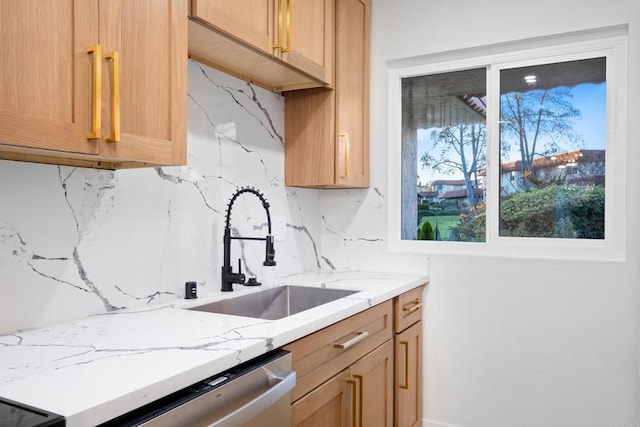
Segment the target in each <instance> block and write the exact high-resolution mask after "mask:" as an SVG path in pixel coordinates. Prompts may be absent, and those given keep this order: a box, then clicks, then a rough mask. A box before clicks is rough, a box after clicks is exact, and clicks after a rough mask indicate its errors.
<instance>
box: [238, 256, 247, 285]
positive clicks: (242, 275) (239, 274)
mask: <svg viewBox="0 0 640 427" xmlns="http://www.w3.org/2000/svg"><path fill="white" fill-rule="evenodd" d="M236 280H237V281H236V283H240V284H242V285H244V280H245V276H244V274H242V259H241V258H238V274H237V275H236Z"/></svg>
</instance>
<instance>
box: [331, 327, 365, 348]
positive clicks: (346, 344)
mask: <svg viewBox="0 0 640 427" xmlns="http://www.w3.org/2000/svg"><path fill="white" fill-rule="evenodd" d="M368 336H369V332H367V331H364V332H356V336H355V337H353V338H351V339H348V340H346V341H345V342H336V343H333V346H334V347H335V348H339V349H341V350H344V349H347V348H349V347H351V346H353V345H356V344H357V343H359V342H360V341H362V340H364V339H365V338H367V337H368Z"/></svg>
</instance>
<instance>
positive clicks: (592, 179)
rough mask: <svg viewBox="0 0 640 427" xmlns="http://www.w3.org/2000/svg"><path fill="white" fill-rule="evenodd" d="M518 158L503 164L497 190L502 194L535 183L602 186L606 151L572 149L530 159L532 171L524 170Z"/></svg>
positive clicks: (528, 186) (510, 192)
mask: <svg viewBox="0 0 640 427" xmlns="http://www.w3.org/2000/svg"><path fill="white" fill-rule="evenodd" d="M522 169H523V168H522V162H521V161H520V160H517V161H513V162H508V163H503V164H502V165H501V170H500V191H501V194H503V195H508V194H513V193H516V192H520V191H524V190H526V189H528V188H531V187H532V186H533V185H535V184H537V183H551V182H554V181H555V182H562V183H565V184H578V185H604V177H605V150H574V151H567V152H564V153H556V154H552V155H549V156H545V157H540V158H537V159H535V160H534V161H533V171H531V172H528V171H523V170H522Z"/></svg>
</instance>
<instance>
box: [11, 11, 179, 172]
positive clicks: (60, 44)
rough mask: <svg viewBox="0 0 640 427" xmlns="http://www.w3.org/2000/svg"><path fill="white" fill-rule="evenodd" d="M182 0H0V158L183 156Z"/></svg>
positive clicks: (127, 163) (91, 160)
mask: <svg viewBox="0 0 640 427" xmlns="http://www.w3.org/2000/svg"><path fill="white" fill-rule="evenodd" d="M187 6H188V5H187V0H147V1H144V2H137V1H136V2H129V1H124V0H83V1H79V0H74V1H62V0H51V1H48V2H42V1H38V0H24V1H19V2H16V1H13V0H0V37H1V38H2V40H3V43H2V44H1V45H0V57H2V58H3V62H2V65H0V158H3V159H11V160H26V161H36V162H42V163H56V164H68V165H77V166H90V167H101V168H119V167H137V166H148V165H170V164H183V163H184V162H185V159H186V145H185V144H186V76H187V70H186V61H185V57H186V54H187V39H186V36H187V25H186V16H187Z"/></svg>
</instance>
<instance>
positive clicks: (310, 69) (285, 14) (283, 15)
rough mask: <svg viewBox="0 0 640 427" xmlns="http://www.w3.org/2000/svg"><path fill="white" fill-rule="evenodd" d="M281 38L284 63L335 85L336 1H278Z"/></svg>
mask: <svg viewBox="0 0 640 427" xmlns="http://www.w3.org/2000/svg"><path fill="white" fill-rule="evenodd" d="M278 1H280V4H283V3H286V4H285V5H283V8H282V10H281V11H280V13H279V14H278V19H277V22H278V23H277V25H278V32H277V33H278V34H282V35H283V37H282V40H281V46H282V47H281V52H282V55H281V58H282V60H283V61H285V62H287V63H289V64H291V65H293V66H294V67H296V68H298V69H300V70H302V71H304V72H306V73H308V74H310V75H312V76H313V77H315V78H317V79H318V80H320V81H323V82H325V83H327V84H331V83H332V78H333V57H334V46H333V44H334V20H335V18H334V0H278Z"/></svg>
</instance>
